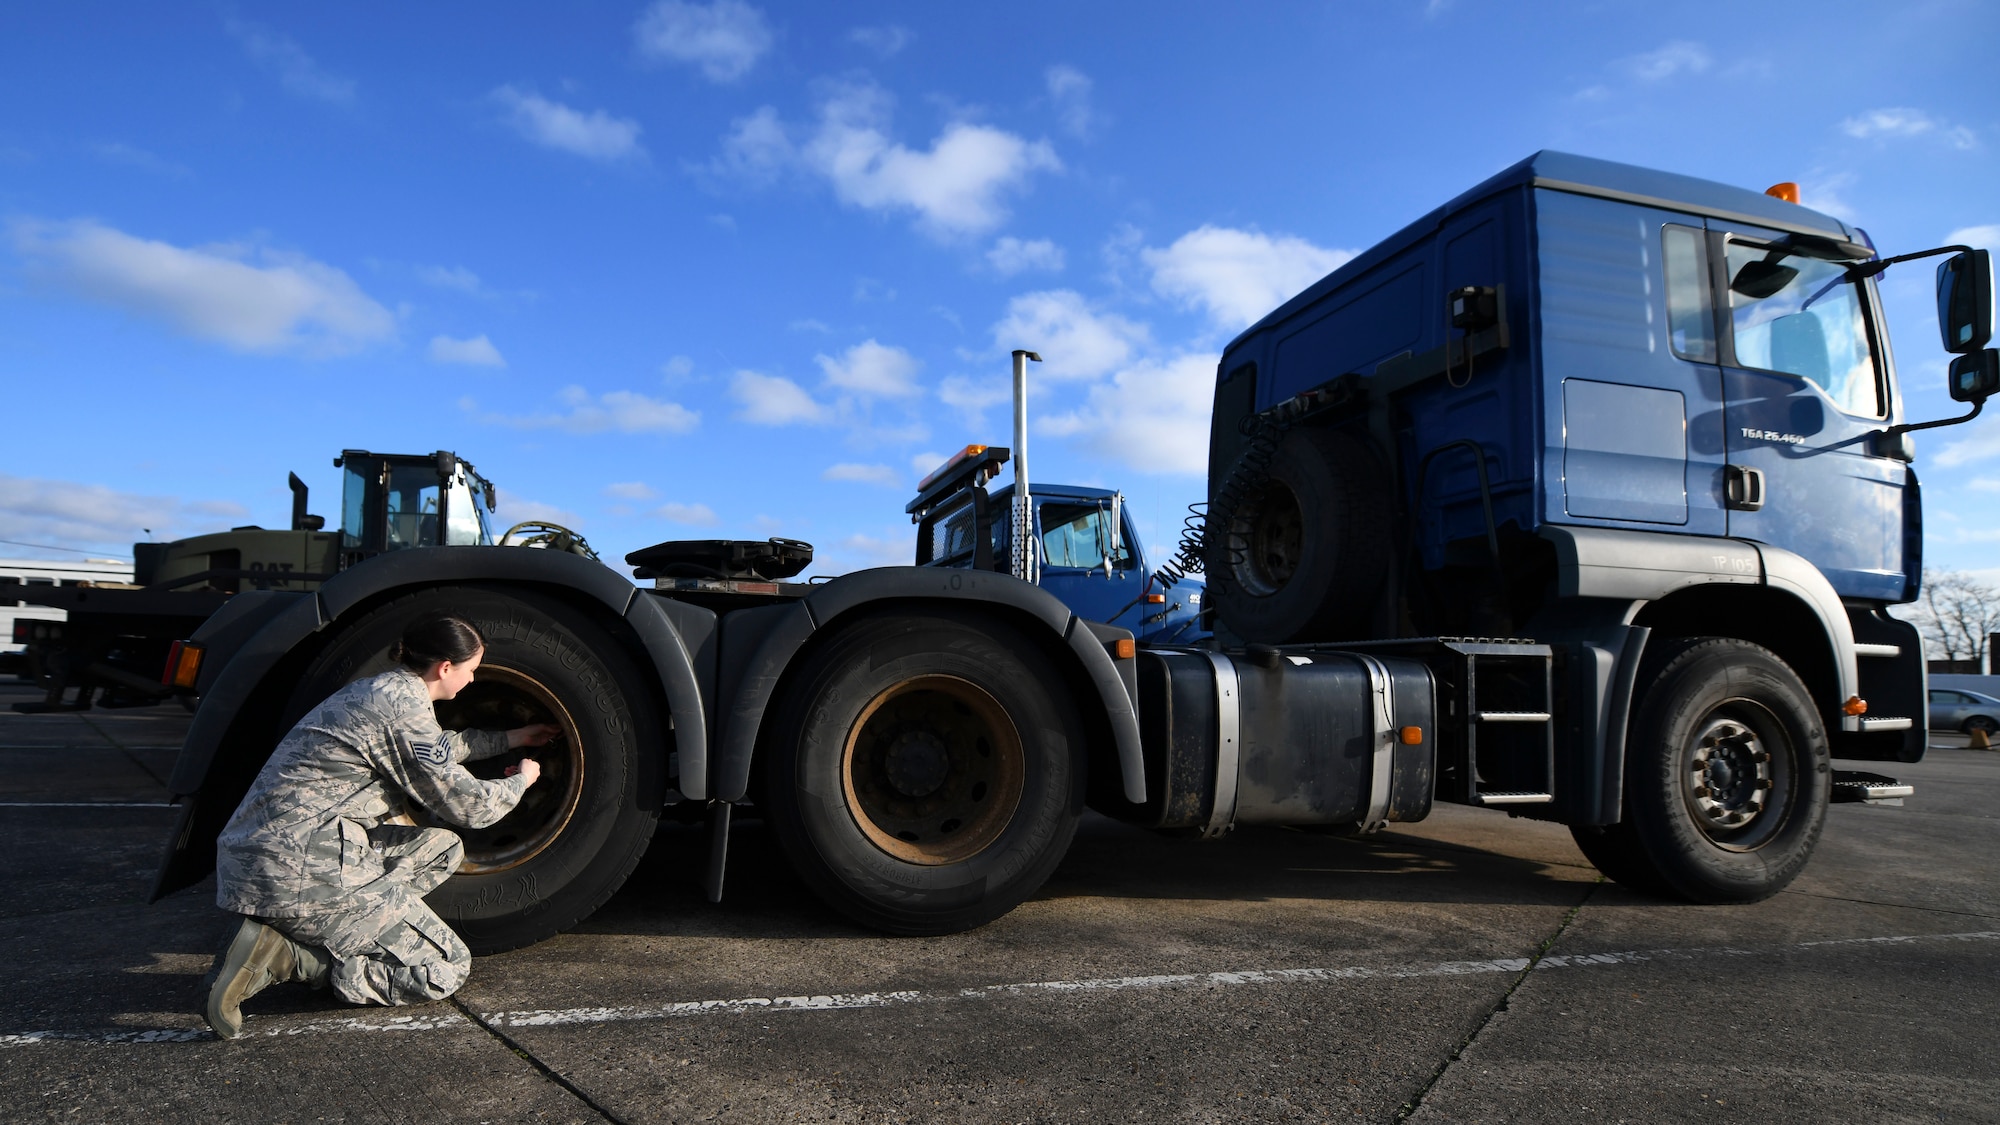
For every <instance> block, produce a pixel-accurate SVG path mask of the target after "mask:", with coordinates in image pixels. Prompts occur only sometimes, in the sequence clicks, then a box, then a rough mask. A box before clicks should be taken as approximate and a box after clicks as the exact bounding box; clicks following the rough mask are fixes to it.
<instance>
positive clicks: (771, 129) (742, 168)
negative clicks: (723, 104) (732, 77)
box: [698, 105, 798, 187]
mask: <svg viewBox="0 0 2000 1125" xmlns="http://www.w3.org/2000/svg"><path fill="white" fill-rule="evenodd" d="M797 158H798V151H797V149H796V148H795V147H794V146H793V144H792V138H791V132H790V130H789V129H787V128H786V126H785V123H784V122H783V121H781V120H779V119H778V111H777V110H776V109H774V108H772V107H771V106H768V105H767V106H760V107H759V108H758V109H757V111H756V112H755V113H752V114H750V115H749V116H748V117H739V118H737V119H736V120H734V121H732V122H730V123H729V132H728V134H727V135H725V136H724V137H723V138H722V152H721V154H720V155H718V156H716V157H715V158H714V159H712V160H710V161H709V162H708V163H707V164H706V165H703V166H701V167H700V168H699V169H698V170H699V171H703V172H706V173H708V174H709V175H711V176H717V177H721V178H724V179H732V180H740V181H742V182H744V183H747V184H751V185H755V186H759V187H761V186H764V185H766V184H769V183H771V182H772V181H774V180H776V179H777V178H778V177H779V176H780V175H782V174H783V173H784V171H785V170H786V169H787V168H789V167H791V165H792V163H793V161H795V160H796V159H797Z"/></svg>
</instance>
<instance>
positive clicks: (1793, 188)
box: [1764, 180, 1799, 203]
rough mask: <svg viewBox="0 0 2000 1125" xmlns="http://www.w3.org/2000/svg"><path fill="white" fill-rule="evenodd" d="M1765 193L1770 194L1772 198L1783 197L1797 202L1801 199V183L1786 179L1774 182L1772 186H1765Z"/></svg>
mask: <svg viewBox="0 0 2000 1125" xmlns="http://www.w3.org/2000/svg"><path fill="white" fill-rule="evenodd" d="M1764 194H1765V195H1768V196H1770V197H1771V198H1772V199H1782V200H1784V201H1785V202H1787V203H1797V202H1798V201H1799V185H1797V184H1795V183H1793V182H1792V181H1790V180H1786V181H1785V182H1784V183H1782V184H1772V185H1771V186H1770V187H1767V188H1765V189H1764Z"/></svg>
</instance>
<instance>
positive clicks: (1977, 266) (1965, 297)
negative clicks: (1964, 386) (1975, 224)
mask: <svg viewBox="0 0 2000 1125" xmlns="http://www.w3.org/2000/svg"><path fill="white" fill-rule="evenodd" d="M1937 307H1938V334H1939V335H1940V336H1941V337H1943V340H1944V350H1945V351H1948V352H1957V353H1959V354H1961V355H1964V354H1966V353H1969V352H1977V351H1978V350H1979V349H1981V348H1983V347H1985V346H1986V342H1987V341H1988V340H1991V339H1992V338H1993V256H1992V255H1991V254H1989V253H1987V252H1986V251H1984V250H1962V251H1960V252H1959V253H1956V254H1953V255H1952V256H1951V257H1949V258H1946V259H1945V260H1944V261H1943V262H1942V263H1941V264H1940V265H1939V266H1938V271H1937ZM1951 370H1952V377H1951V395H1952V397H1953V398H1956V399H1958V400H1960V401H1962V402H1963V401H1969V398H1968V396H1966V395H1961V394H1960V393H1959V391H1958V364H1956V363H1954V364H1952V367H1951Z"/></svg>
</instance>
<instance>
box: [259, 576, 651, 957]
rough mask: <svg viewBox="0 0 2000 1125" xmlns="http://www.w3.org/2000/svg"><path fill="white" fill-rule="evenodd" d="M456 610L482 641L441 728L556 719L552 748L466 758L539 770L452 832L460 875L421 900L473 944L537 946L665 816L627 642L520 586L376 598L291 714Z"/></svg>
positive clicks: (487, 767)
mask: <svg viewBox="0 0 2000 1125" xmlns="http://www.w3.org/2000/svg"><path fill="white" fill-rule="evenodd" d="M437 612H448V613H453V614H456V615H458V616H460V617H463V618H465V619H467V620H469V621H471V622H472V623H473V625H475V626H476V627H477V628H478V629H479V631H480V633H481V634H483V635H484V636H485V637H486V655H485V657H484V659H483V660H482V661H481V663H480V667H479V670H478V672H477V674H476V677H475V680H474V682H473V683H472V684H471V685H470V686H469V687H467V688H466V689H465V690H464V691H462V692H460V693H459V696H458V698H457V699H454V700H450V701H446V702H441V703H438V704H437V705H436V707H437V711H438V720H439V722H440V724H441V725H443V726H446V727H448V728H454V729H483V730H501V729H511V728H513V727H517V726H522V725H525V724H527V723H533V722H553V723H555V724H556V725H557V726H559V727H561V728H562V730H563V737H562V738H561V739H559V740H558V741H556V742H553V743H551V744H549V745H548V746H546V747H543V748H540V749H538V750H532V751H521V752H517V753H508V754H503V755H500V756H499V757H495V758H487V759H483V760H480V761H476V762H468V763H466V767H467V768H468V769H470V770H471V771H472V772H473V773H474V774H475V775H478V776H480V777H484V778H488V779H492V778H497V777H499V776H501V771H502V770H503V769H504V768H505V767H506V766H508V765H510V764H512V763H513V762H514V761H516V760H517V759H518V758H519V756H520V753H530V754H533V755H534V757H535V758H536V759H537V760H538V761H540V762H541V763H542V778H541V780H539V781H537V782H536V783H535V784H534V785H533V786H530V787H529V789H528V791H527V793H526V794H525V795H524V796H523V797H522V799H521V803H520V804H518V805H516V806H515V808H514V810H513V811H512V812H510V813H508V814H507V815H506V816H505V817H502V818H501V819H500V821H499V822H498V823H496V824H493V825H490V826H488V827H486V828H483V829H467V828H463V827H460V826H457V825H453V824H450V823H448V822H444V821H441V820H432V819H429V818H427V817H425V816H424V815H423V814H422V812H421V810H419V811H418V819H419V821H420V822H422V823H425V824H439V825H441V826H443V827H446V828H449V829H451V830H452V831H453V832H456V833H458V835H459V837H460V838H461V840H463V841H464V843H465V848H466V858H465V862H464V863H463V864H462V865H461V866H460V868H459V872H458V874H456V875H454V876H452V877H451V879H449V880H447V881H446V882H445V884H444V885H443V886H441V887H439V888H438V889H437V890H435V891H432V892H431V893H430V894H429V895H427V896H425V901H426V902H427V903H429V904H430V907H431V909H433V910H435V911H437V912H438V914H439V916H440V917H442V918H444V919H445V921H447V922H449V923H450V924H451V927H452V928H453V929H454V930H456V931H458V934H459V936H460V937H462V938H464V939H465V943H466V945H467V946H469V947H471V949H472V951H473V952H474V953H480V954H486V953H497V952H500V951H502V950H507V949H515V948H518V947H520V946H523V945H531V944H533V943H535V942H538V941H541V940H542V939H544V938H547V937H552V936H554V935H555V934H557V933H560V932H562V931H563V930H566V929H568V928H569V927H571V926H574V925H575V924H576V923H578V922H580V921H582V920H583V919H584V918H586V917H588V916H589V915H590V914H591V913H592V912H593V911H595V910H596V909H597V908H598V907H600V906H602V905H603V904H604V903H605V901H606V900H607V899H609V898H610V897H611V895H612V894H613V893H614V892H616V891H617V890H618V888H619V886H620V885H622V884H623V883H624V881H625V878H626V876H627V875H630V874H631V872H632V868H633V867H634V866H635V865H636V864H637V863H638V862H639V858H640V856H641V855H642V854H644V852H645V850H646V844H647V843H648V842H649V841H650V840H651V839H652V835H653V828H654V825H655V822H656V820H657V818H658V816H659V802H660V796H661V792H662V789H661V786H662V784H663V782H662V780H661V773H660V771H661V768H662V765H663V762H662V759H664V757H665V751H664V749H663V741H664V737H665V735H664V732H663V731H662V730H661V729H660V724H659V720H658V716H657V714H656V711H655V708H654V705H653V703H652V696H651V694H650V692H649V690H648V688H647V686H646V684H645V682H644V680H643V679H642V678H641V677H640V675H639V672H638V668H637V665H636V664H635V663H634V662H633V661H632V659H631V658H630V657H628V656H627V655H626V654H625V650H624V647H623V646H622V645H621V644H620V643H619V641H618V639H617V638H616V637H614V636H613V635H612V634H611V633H610V632H609V631H608V630H607V629H605V628H604V627H603V626H602V625H600V624H599V623H598V622H597V621H595V620H594V619H593V618H592V617H591V616H590V615H589V614H587V613H586V612H584V611H581V610H578V609H576V608H575V607H573V606H570V605H567V604H565V603H563V602H560V601H557V600H555V599H552V598H546V597H542V596H539V595H537V594H534V593H531V592H529V591H525V590H514V589H497V588H488V587H476V586H456V587H452V586H446V587H437V588H433V589H428V590H422V591H419V592H417V593H414V594H410V595H407V596H404V597H401V598H397V599H396V600H394V601H392V602H389V603H387V604H385V605H382V606H380V607H378V608H376V609H374V610H372V611H370V612H369V613H367V614H366V615H364V616H363V617H361V618H360V619H359V620H357V621H355V622H354V623H353V625H351V626H349V627H347V628H345V629H344V630H343V631H342V633H341V635H340V636H339V637H338V638H337V639H335V640H334V642H333V643H332V644H331V645H330V646H329V647H328V648H327V649H326V650H325V651H324V652H322V653H321V654H320V655H319V656H318V657H317V658H316V659H315V660H314V661H313V663H312V665H311V666H310V667H309V668H308V669H307V671H306V674H305V675H304V676H303V677H302V678H301V680H300V685H299V688H298V690H297V692H296V693H295V694H294V695H293V698H292V704H291V707H290V709H289V714H290V716H291V719H290V721H296V719H297V717H298V716H299V715H301V714H303V713H304V712H305V711H306V710H308V709H310V708H311V707H312V706H314V705H316V704H317V703H318V702H319V701H320V700H323V699H325V698H326V697H327V696H329V695H332V694H333V693H334V692H335V691H338V690H339V689H340V688H341V687H343V686H345V685H346V684H349V683H351V682H353V681H355V680H357V679H361V678H362V677H364V676H374V675H378V674H380V673H382V672H386V671H388V670H390V669H391V668H392V667H394V665H393V664H392V663H391V662H390V660H389V657H388V652H389V648H390V646H391V645H392V644H393V643H394V642H395V641H396V639H397V638H398V637H400V636H401V635H402V633H403V630H404V629H405V628H407V627H408V626H409V625H410V624H411V623H412V622H414V621H415V620H416V619H417V618H419V617H422V616H424V615H426V614H430V613H437Z"/></svg>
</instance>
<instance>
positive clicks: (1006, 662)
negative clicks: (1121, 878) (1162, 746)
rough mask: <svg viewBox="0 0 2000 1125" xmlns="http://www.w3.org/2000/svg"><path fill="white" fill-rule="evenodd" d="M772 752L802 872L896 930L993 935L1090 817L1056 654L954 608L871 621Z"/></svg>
mask: <svg viewBox="0 0 2000 1125" xmlns="http://www.w3.org/2000/svg"><path fill="white" fill-rule="evenodd" d="M773 730H774V731H775V735H774V736H773V737H772V738H771V739H769V740H768V741H767V742H766V743H765V746H764V748H763V751H762V753H763V758H764V780H765V800H766V802H767V804H768V806H769V809H770V819H771V823H772V825H773V827H774V829H775V831H776V832H777V835H778V839H779V841H780V843H781V844H782V846H783V847H784V850H785V853H786V855H787V856H788V857H789V858H790V860H791V862H792V866H793V867H794V868H795V869H796V870H797V871H798V873H799V875H800V877H801V878H803V879H804V880H805V882H806V883H807V884H808V885H809V886H811V887H812V889H813V890H814V891H815V892H816V893H818V894H819V896H820V897H821V898H822V899H824V900H825V901H826V902H827V903H828V904H829V905H830V906H832V907H833V908H834V909H836V910H838V911H840V912H841V913H843V914H845V915H847V916H848V917H849V918H852V919H854V920H855V921H857V922H860V923H862V924H863V925H866V926H870V927H872V928H875V929H879V930H885V931H888V932H890V933H898V934H944V933H954V932H957V931H959V930H965V929H970V928H972V927H974V926H978V925H982V924H984V923H986V922H989V921H991V920H993V919H995V918H998V917H999V916H1000V915H1002V914H1005V913H1007V912H1008V911H1009V910H1012V909H1013V908H1014V907H1015V906H1016V905H1018V904H1019V903H1020V902H1021V901H1022V900H1024V899H1026V898H1027V897H1028V896H1029V895H1031V894H1033V893H1034V892H1035V890H1036V889H1037V888H1039V887H1040V886H1041V885H1042V882H1043V881H1044V880H1045V879H1047V878H1048V876H1049V873H1050V872H1051V871H1053V870H1054V869H1055V865H1056V864H1057V862H1059V861H1060V860H1061V859H1062V856H1063V853H1064V852H1065V851H1067V850H1068V848H1069V843H1070V840H1071V838H1072V837H1073V836H1074V835H1075V833H1076V825H1077V821H1078V819H1079V818H1080V817H1081V816H1082V813H1083V794H1084V768H1083V767H1084V746H1083V740H1082V737H1081V733H1080V724H1079V723H1078V721H1077V718H1076V713H1075V708H1074V706H1073V705H1072V703H1071V702H1070V698H1069V693H1068V691H1067V689H1066V687H1065V686H1064V684H1063V683H1062V681H1061V679H1060V678H1059V677H1058V676H1057V675H1056V674H1055V673H1054V672H1053V671H1052V670H1051V669H1050V667H1049V661H1048V658H1047V657H1046V656H1045V655H1044V654H1043V653H1042V652H1041V651H1040V650H1039V649H1037V648H1036V647H1035V646H1034V645H1033V644H1031V643H1030V642H1029V640H1028V639H1027V638H1026V637H1025V636H1023V635H1022V634H1021V633H1020V632H1019V631H1018V630H1016V629H1014V628H1012V627H1010V626H1008V625H1006V624H1004V623H1002V622H999V621H995V620H990V619H987V618H983V617H976V616H971V615H961V614H953V613H949V612H946V611H937V612H935V613H916V612H912V613H898V614H885V615H882V616H877V617H871V618H868V619H866V620H863V621H861V622H858V623H856V624H854V625H852V626H850V627H847V628H845V629H844V630H843V631H842V632H841V633H840V634H839V635H837V636H836V637H834V638H833V639H832V640H831V641H830V642H829V643H828V644H826V645H825V646H824V647H822V648H821V649H819V650H818V651H817V652H815V653H814V654H813V655H812V656H811V657H809V658H808V659H807V660H806V662H805V663H804V665H803V666H802V667H801V668H800V670H799V672H798V675H797V679H796V680H795V681H794V684H793V686H792V687H791V688H790V689H789V690H788V691H787V693H786V696H785V698H784V701H783V703H782V705H781V708H780V711H779V713H778V715H777V719H776V722H775V723H774V725H773Z"/></svg>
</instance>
